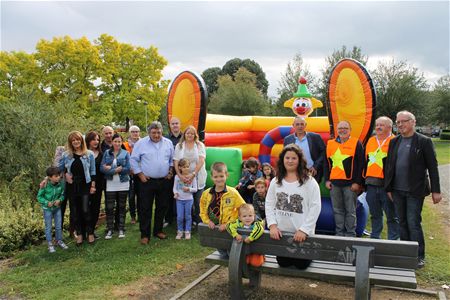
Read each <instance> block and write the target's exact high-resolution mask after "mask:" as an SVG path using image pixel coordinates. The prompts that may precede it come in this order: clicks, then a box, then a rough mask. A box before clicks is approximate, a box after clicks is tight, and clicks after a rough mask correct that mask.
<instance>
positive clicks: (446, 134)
mask: <svg viewBox="0 0 450 300" xmlns="http://www.w3.org/2000/svg"><path fill="white" fill-rule="evenodd" d="M439 138H440V139H441V140H450V130H448V129H445V130H442V132H441V134H440V136H439Z"/></svg>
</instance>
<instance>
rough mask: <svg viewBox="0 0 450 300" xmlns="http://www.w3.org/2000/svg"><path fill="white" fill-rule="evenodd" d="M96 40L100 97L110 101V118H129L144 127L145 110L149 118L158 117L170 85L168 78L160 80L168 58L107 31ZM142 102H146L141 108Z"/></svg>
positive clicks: (152, 49) (154, 49)
mask: <svg viewBox="0 0 450 300" xmlns="http://www.w3.org/2000/svg"><path fill="white" fill-rule="evenodd" d="M95 43H96V45H97V47H98V51H99V56H100V58H101V63H100V68H99V76H100V78H101V84H100V85H99V92H100V93H99V100H100V101H107V102H110V103H112V112H113V120H115V121H116V122H118V123H120V124H124V123H125V119H126V117H129V118H130V119H133V120H134V121H135V123H136V124H140V125H141V126H143V125H144V123H145V109H147V113H148V120H155V119H157V118H158V116H159V113H160V109H161V107H162V106H163V104H164V101H165V99H166V96H167V86H168V84H169V81H167V80H161V78H162V70H163V68H164V67H165V66H166V65H167V61H166V60H165V59H164V58H163V57H162V56H160V55H159V53H158V50H157V48H155V47H153V46H151V47H149V48H143V47H135V46H132V45H129V44H125V43H120V42H118V41H117V40H115V39H114V38H113V37H112V36H108V35H106V34H103V35H101V36H100V37H99V38H98V39H97V40H96V41H95ZM136 100H140V102H138V101H136ZM144 102H147V103H148V105H146V106H144V107H143V106H142V103H144Z"/></svg>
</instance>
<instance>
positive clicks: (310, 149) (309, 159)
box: [283, 116, 325, 183]
mask: <svg viewBox="0 0 450 300" xmlns="http://www.w3.org/2000/svg"><path fill="white" fill-rule="evenodd" d="M306 125H307V123H306V120H305V119H304V118H303V117H299V116H297V117H295V119H294V123H293V124H292V127H294V128H295V132H294V133H293V134H290V135H288V136H287V137H285V138H284V142H283V144H284V146H286V145H289V144H296V145H297V146H299V147H300V148H301V149H302V150H303V153H304V154H305V159H306V166H307V168H308V169H309V171H310V172H311V175H312V176H313V177H314V178H315V179H316V181H317V182H318V183H320V181H321V180H322V175H323V163H324V159H325V143H324V142H323V140H322V137H321V136H320V135H318V134H317V133H314V132H306Z"/></svg>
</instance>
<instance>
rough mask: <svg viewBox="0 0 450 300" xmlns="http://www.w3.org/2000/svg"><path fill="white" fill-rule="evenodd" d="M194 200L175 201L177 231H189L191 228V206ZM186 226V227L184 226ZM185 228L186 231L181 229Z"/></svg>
mask: <svg viewBox="0 0 450 300" xmlns="http://www.w3.org/2000/svg"><path fill="white" fill-rule="evenodd" d="M193 203H194V200H193V199H191V200H177V230H178V231H191V227H192V213H191V212H192V204H193ZM184 224H186V225H184ZM183 228H186V229H183Z"/></svg>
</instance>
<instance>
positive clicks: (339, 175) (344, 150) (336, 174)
mask: <svg viewBox="0 0 450 300" xmlns="http://www.w3.org/2000/svg"><path fill="white" fill-rule="evenodd" d="M357 144H358V139H357V138H353V137H350V138H349V139H348V140H347V141H346V142H345V143H342V144H340V143H338V142H336V140H328V144H327V159H328V165H329V166H330V170H331V171H330V180H336V179H344V180H350V179H352V176H353V163H354V160H355V152H356V145H357ZM338 149H339V150H340V151H341V154H342V155H348V156H349V157H348V158H350V159H351V161H352V163H351V165H350V166H348V164H346V165H345V166H344V170H343V169H341V168H340V167H338V166H337V164H336V163H333V161H332V159H331V157H332V156H333V155H334V154H335V153H336V151H337V150H338ZM346 173H347V174H349V176H348V177H347V175H346Z"/></svg>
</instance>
